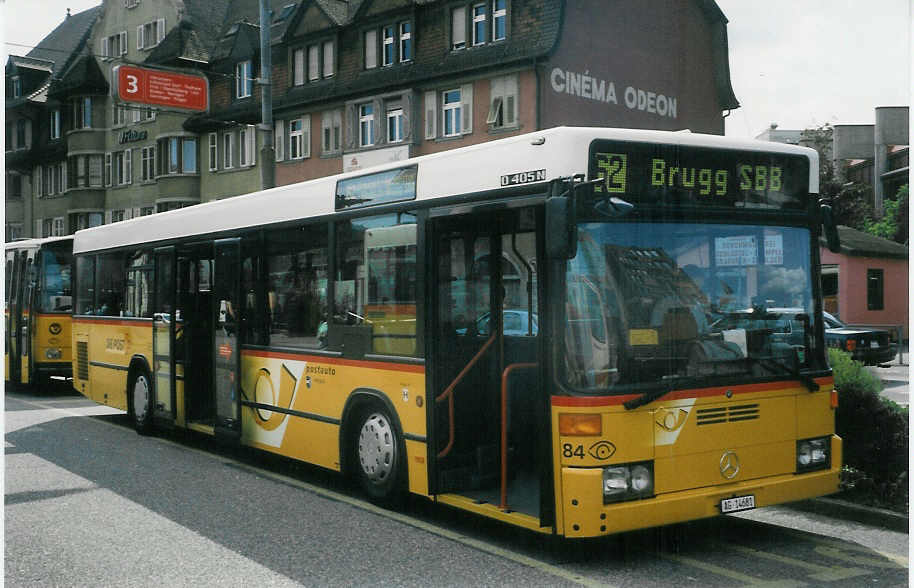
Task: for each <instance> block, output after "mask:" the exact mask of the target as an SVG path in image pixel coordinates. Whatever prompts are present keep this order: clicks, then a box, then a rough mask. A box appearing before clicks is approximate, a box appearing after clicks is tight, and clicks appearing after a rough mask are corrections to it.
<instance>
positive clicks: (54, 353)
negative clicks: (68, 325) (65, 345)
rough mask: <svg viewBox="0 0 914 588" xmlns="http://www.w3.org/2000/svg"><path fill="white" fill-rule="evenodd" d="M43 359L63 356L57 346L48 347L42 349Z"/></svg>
mask: <svg viewBox="0 0 914 588" xmlns="http://www.w3.org/2000/svg"><path fill="white" fill-rule="evenodd" d="M44 357H45V359H60V358H61V357H63V353H61V351H60V348H59V347H49V348H47V349H45V350H44Z"/></svg>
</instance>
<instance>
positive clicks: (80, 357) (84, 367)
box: [76, 341, 89, 380]
mask: <svg viewBox="0 0 914 588" xmlns="http://www.w3.org/2000/svg"><path fill="white" fill-rule="evenodd" d="M76 377H77V378H79V379H80V380H88V379H89V343H88V341H77V342H76Z"/></svg>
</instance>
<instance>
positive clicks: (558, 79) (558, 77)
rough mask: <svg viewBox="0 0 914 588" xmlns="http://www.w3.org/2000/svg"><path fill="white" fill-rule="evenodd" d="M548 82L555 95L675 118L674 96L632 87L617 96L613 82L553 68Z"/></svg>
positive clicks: (675, 100) (587, 74) (676, 101)
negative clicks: (568, 95) (567, 95)
mask: <svg viewBox="0 0 914 588" xmlns="http://www.w3.org/2000/svg"><path fill="white" fill-rule="evenodd" d="M549 82H550V84H551V85H552V90H553V91H554V92H555V93H557V94H570V95H572V96H577V97H578V98H583V99H585V100H593V101H594V102H603V103H606V104H612V105H617V106H618V105H623V106H625V107H626V108H628V109H629V110H638V111H641V112H646V113H648V114H654V115H657V116H662V117H667V118H676V117H677V107H678V100H677V98H676V97H675V96H667V95H665V94H662V93H659V92H655V91H653V90H647V89H644V88H636V87H635V86H625V88H624V89H622V87H621V85H620V86H619V88H620V89H619V90H618V93H617V90H616V83H615V82H614V81H612V80H605V79H603V78H598V77H595V76H591V75H590V72H589V71H584V73H580V72H574V71H571V70H566V69H562V68H560V67H555V68H553V69H552V72H550V74H549Z"/></svg>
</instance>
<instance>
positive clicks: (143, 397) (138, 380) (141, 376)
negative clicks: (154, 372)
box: [127, 368, 152, 435]
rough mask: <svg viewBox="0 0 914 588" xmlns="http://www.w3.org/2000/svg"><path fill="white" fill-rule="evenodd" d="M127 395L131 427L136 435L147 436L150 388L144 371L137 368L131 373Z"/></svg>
mask: <svg viewBox="0 0 914 588" xmlns="http://www.w3.org/2000/svg"><path fill="white" fill-rule="evenodd" d="M127 393H128V394H129V395H130V406H131V411H130V412H131V414H132V416H133V426H134V427H135V428H136V431H137V433H139V434H141V435H148V434H149V433H151V432H152V388H151V386H150V384H149V374H148V373H146V370H145V369H143V368H138V369H136V370H135V371H134V372H133V376H132V377H131V378H130V383H129V384H128V386H127Z"/></svg>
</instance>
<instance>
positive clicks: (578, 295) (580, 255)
mask: <svg viewBox="0 0 914 588" xmlns="http://www.w3.org/2000/svg"><path fill="white" fill-rule="evenodd" d="M810 263H811V256H810V234H809V230H808V229H802V228H792V227H773V226H761V225H722V224H689V223H675V224H674V223H666V224H657V223H612V224H610V223H585V224H581V225H580V227H579V233H578V251H577V255H576V256H575V257H574V259H572V260H571V261H570V262H569V263H568V265H567V270H566V279H565V308H564V311H565V322H564V324H565V325H566V326H565V334H564V349H563V350H562V352H561V355H563V356H564V361H563V362H560V365H559V370H560V371H561V372H563V373H564V381H565V383H566V384H567V385H568V386H569V387H570V388H572V389H576V390H579V391H583V392H597V393H607V392H614V391H615V392H622V391H623V390H628V391H630V390H631V388H632V387H633V386H639V385H646V386H657V385H658V384H664V383H667V384H669V385H670V386H676V387H690V386H697V385H702V386H704V385H708V384H709V383H713V379H714V378H715V377H717V376H720V377H733V376H736V377H740V378H745V377H746V376H750V377H776V376H784V375H791V374H798V373H799V370H800V369H803V368H807V367H809V366H810V360H811V358H812V352H813V349H812V348H813V345H814V344H815V343H814V339H813V337H812V333H813V316H814V313H813V301H812V283H811V276H810ZM671 380H672V382H671ZM709 380H711V381H709Z"/></svg>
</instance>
